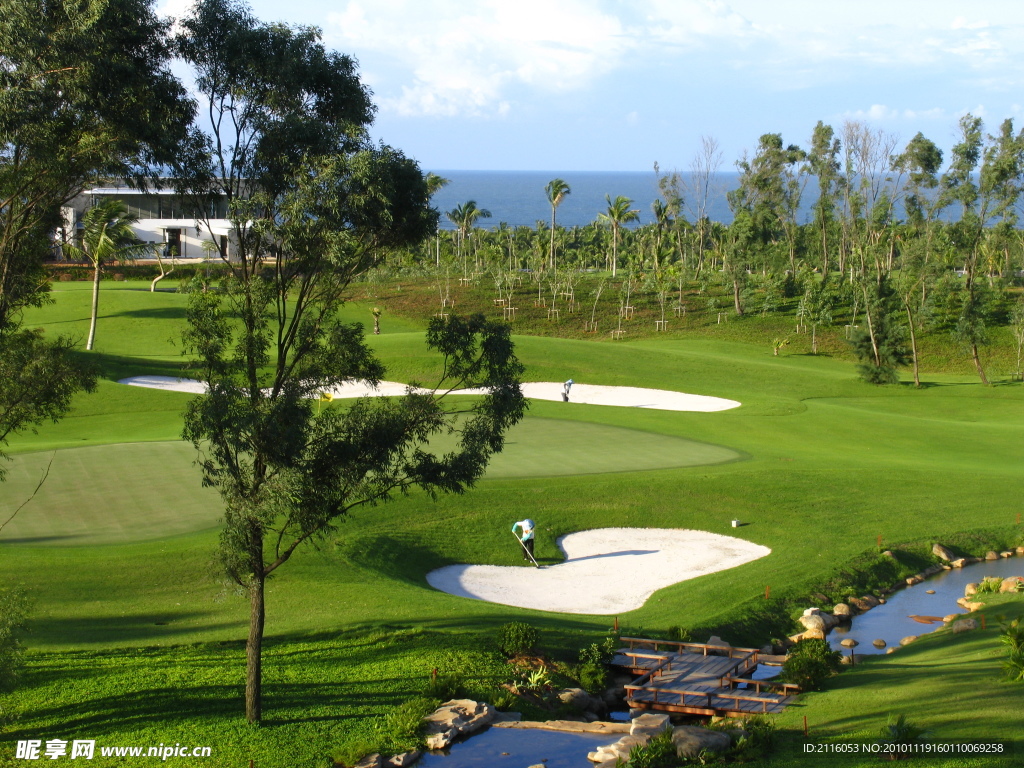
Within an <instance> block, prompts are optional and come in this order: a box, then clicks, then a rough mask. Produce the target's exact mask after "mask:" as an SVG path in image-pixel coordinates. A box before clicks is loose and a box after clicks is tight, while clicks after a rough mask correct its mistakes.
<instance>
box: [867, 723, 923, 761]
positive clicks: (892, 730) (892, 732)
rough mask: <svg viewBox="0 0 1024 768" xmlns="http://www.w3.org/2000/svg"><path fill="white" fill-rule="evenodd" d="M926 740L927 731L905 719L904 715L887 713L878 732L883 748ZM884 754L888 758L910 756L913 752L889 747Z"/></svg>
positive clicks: (898, 758) (894, 758) (896, 758)
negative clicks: (885, 720) (886, 717)
mask: <svg viewBox="0 0 1024 768" xmlns="http://www.w3.org/2000/svg"><path fill="white" fill-rule="evenodd" d="M927 740H928V731H926V730H925V729H924V728H921V727H920V726H917V725H914V724H913V723H911V722H910V721H909V720H907V716H906V715H889V720H888V722H887V723H886V724H885V726H883V728H882V730H881V732H880V733H879V738H878V742H879V743H880V744H882V745H883V748H885V747H886V746H887V745H908V744H919V743H921V742H923V741H927ZM885 754H887V755H888V758H889V759H890V760H900V759H902V758H906V757H912V756H913V755H914V754H916V753H914V752H910V751H906V752H903V751H900V750H899V749H898V748H896V749H891V748H890V750H889V751H887V752H885Z"/></svg>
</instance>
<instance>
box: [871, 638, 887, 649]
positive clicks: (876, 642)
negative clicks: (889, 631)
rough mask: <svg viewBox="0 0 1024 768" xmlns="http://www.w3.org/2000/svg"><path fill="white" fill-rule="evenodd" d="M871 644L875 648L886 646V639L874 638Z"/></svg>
mask: <svg viewBox="0 0 1024 768" xmlns="http://www.w3.org/2000/svg"><path fill="white" fill-rule="evenodd" d="M871 644H872V645H873V646H875V648H885V640H883V639H882V638H878V639H877V640H872V641H871Z"/></svg>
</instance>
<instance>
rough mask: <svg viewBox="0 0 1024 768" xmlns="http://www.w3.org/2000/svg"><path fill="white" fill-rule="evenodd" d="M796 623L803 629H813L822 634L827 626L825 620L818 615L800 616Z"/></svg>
mask: <svg viewBox="0 0 1024 768" xmlns="http://www.w3.org/2000/svg"><path fill="white" fill-rule="evenodd" d="M797 621H799V622H800V623H801V624H802V625H803V627H804V629H814V630H818V631H821V632H824V631H825V630H826V629H827V628H828V625H826V624H825V618H824V617H823V616H822V615H821V614H818V613H814V614H811V615H810V616H807V615H804V616H801V617H800V618H799V619H797Z"/></svg>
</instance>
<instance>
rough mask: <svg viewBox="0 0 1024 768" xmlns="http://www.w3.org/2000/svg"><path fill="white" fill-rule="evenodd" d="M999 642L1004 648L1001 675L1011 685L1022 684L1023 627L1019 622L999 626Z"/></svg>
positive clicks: (1023, 656) (1023, 681)
mask: <svg viewBox="0 0 1024 768" xmlns="http://www.w3.org/2000/svg"><path fill="white" fill-rule="evenodd" d="M999 642H1000V643H1001V644H1002V645H1004V646H1006V653H1007V657H1006V658H1005V659H1003V673H1004V674H1005V675H1006V679H1007V680H1008V681H1010V682H1011V683H1024V625H1021V620H1020V619H1019V618H1018V619H1014V620H1013V621H1011V622H1009V623H1006V624H1001V625H1000V632H999Z"/></svg>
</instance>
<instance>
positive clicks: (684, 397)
mask: <svg viewBox="0 0 1024 768" xmlns="http://www.w3.org/2000/svg"><path fill="white" fill-rule="evenodd" d="M118 383H119V384H127V385H129V386H133V387H150V388H153V389H170V390H174V391H176V392H190V393H193V394H200V393H202V392H203V391H204V389H203V385H202V384H200V383H199V382H198V381H193V380H192V379H175V378H172V377H171V376H133V377H131V378H129V379H121V380H120V381H119V382H118ZM406 388H407V387H406V385H405V384H400V383H398V382H395V381H382V382H381V383H380V385H379V386H378V387H377V388H376V389H374V388H373V387H371V386H370V385H369V384H367V383H366V382H365V381H355V382H350V383H348V384H345V385H343V386H340V387H335V388H334V389H332V390H331V394H332V395H333V396H334V397H337V398H348V397H397V396H401V395H404V394H405V392H406ZM482 392H483V390H479V389H464V390H460V391H459V393H460V394H465V395H477V394H481V393H482ZM523 394H524V395H526V396H527V397H528V398H532V399H536V400H556V401H558V400H561V399H562V384H560V383H557V382H552V381H532V382H527V383H525V384H523ZM569 401H570V402H572V403H581V404H583V405H612V406H619V407H624V408H651V409H654V410H662V411H703V412H712V411H725V410H728V409H730V408H736V407H738V406H739V405H740V403H738V402H737V401H735V400H726V399H725V398H721V397H710V396H708V395H688V394H686V393H685V392H672V391H670V390H666V389H644V388H642V387H610V386H602V385H598V384H574V385H573V387H572V389H571V390H570V392H569Z"/></svg>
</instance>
